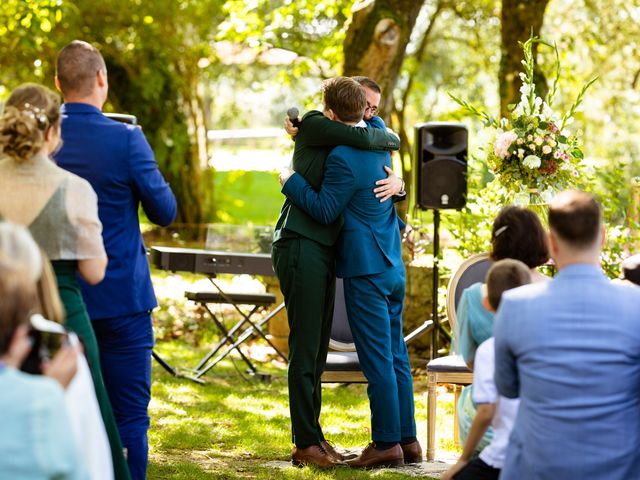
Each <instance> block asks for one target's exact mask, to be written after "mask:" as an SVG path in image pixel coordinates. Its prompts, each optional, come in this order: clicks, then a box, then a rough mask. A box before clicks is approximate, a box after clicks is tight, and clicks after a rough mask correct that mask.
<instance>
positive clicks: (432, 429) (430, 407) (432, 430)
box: [427, 373, 438, 462]
mask: <svg viewBox="0 0 640 480" xmlns="http://www.w3.org/2000/svg"><path fill="white" fill-rule="evenodd" d="M436 386H437V374H435V373H429V374H428V380H427V461H428V462H431V461H433V459H434V458H435V453H436V405H437V401H438V398H437V395H438V393H437V390H436Z"/></svg>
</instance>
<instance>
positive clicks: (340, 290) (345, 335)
mask: <svg viewBox="0 0 640 480" xmlns="http://www.w3.org/2000/svg"><path fill="white" fill-rule="evenodd" d="M329 349H330V350H334V351H337V352H355V351H356V346H355V344H354V343H353V334H352V333H351V327H349V319H348V318H347V306H346V304H345V302H344V285H343V284H342V279H341V278H337V279H336V300H335V304H334V307H333V323H332V324H331V337H330V339H329Z"/></svg>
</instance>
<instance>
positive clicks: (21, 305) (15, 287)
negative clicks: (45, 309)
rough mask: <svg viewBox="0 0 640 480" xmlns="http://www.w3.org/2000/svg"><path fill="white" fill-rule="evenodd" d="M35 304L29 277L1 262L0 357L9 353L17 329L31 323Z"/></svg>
mask: <svg viewBox="0 0 640 480" xmlns="http://www.w3.org/2000/svg"><path fill="white" fill-rule="evenodd" d="M35 302H36V296H35V288H34V284H33V282H31V281H30V279H29V278H28V276H27V275H25V274H24V272H21V271H20V270H18V269H15V268H12V267H10V266H9V265H7V264H5V263H2V262H0V355H4V354H5V353H7V350H8V349H9V345H10V344H11V339H12V338H13V334H14V333H15V331H16V329H17V328H18V327H19V326H20V325H23V324H25V323H27V322H28V321H29V317H30V313H31V312H32V310H33V308H34V306H35Z"/></svg>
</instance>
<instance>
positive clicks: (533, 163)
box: [522, 155, 542, 170]
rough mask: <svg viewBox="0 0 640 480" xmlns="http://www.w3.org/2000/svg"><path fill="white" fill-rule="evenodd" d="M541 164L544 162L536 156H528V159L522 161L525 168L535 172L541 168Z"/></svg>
mask: <svg viewBox="0 0 640 480" xmlns="http://www.w3.org/2000/svg"><path fill="white" fill-rule="evenodd" d="M541 163H542V162H541V160H540V157H538V156H536V155H527V156H526V157H524V160H523V161H522V164H523V165H524V166H525V167H527V168H530V169H531V170H533V169H534V168H538V167H540V164H541Z"/></svg>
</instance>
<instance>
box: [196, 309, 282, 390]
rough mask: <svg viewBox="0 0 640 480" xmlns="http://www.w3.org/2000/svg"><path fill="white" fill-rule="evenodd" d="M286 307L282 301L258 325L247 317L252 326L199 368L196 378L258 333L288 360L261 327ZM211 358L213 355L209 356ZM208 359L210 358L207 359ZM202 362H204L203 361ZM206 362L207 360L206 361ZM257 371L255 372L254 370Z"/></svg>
mask: <svg viewBox="0 0 640 480" xmlns="http://www.w3.org/2000/svg"><path fill="white" fill-rule="evenodd" d="M283 308H284V303H281V304H280V305H279V306H278V307H277V308H275V309H274V310H273V311H272V312H271V313H269V315H267V316H266V317H264V318H263V319H261V320H260V322H259V323H258V324H257V325H256V324H254V323H253V322H252V321H251V320H249V319H248V318H245V320H246V321H247V322H248V323H249V324H250V325H251V326H250V327H248V328H247V329H246V330H244V331H243V332H242V334H241V335H240V336H239V337H238V338H237V339H236V341H235V342H233V343H232V344H231V345H230V346H229V347H228V348H227V349H226V350H224V351H223V352H222V353H220V354H219V355H218V356H217V357H216V358H215V359H213V360H212V361H211V363H209V364H208V365H207V366H206V367H205V368H200V369H197V371H196V374H195V376H196V378H200V377H201V376H202V375H204V374H205V373H207V372H208V371H209V370H211V369H212V368H213V367H215V366H216V365H217V364H218V363H219V362H221V361H222V360H223V359H224V358H225V357H226V356H227V355H229V353H231V352H232V351H233V350H236V351H240V349H239V348H238V347H239V346H240V345H241V344H242V343H243V342H245V341H246V340H247V339H249V338H250V337H252V336H254V335H255V334H256V333H258V334H259V335H260V336H261V337H262V338H264V339H265V340H266V341H267V343H268V344H269V345H271V347H272V348H273V349H274V350H275V351H276V352H277V353H278V355H280V357H282V358H283V359H284V361H285V362H287V361H288V360H287V357H285V355H284V354H283V353H282V352H281V351H280V350H278V348H277V347H276V346H275V345H274V344H273V343H272V342H271V341H270V340H269V339H268V338H267V337H266V336H265V335H264V333H263V332H262V330H261V327H262V326H263V325H264V324H265V323H267V322H268V321H269V320H271V319H272V318H273V317H274V315H276V314H277V313H278V312H280V311H281V310H282V309H283ZM209 358H211V357H209ZM207 360H208V359H207ZM201 363H202V362H201ZM205 363H206V362H205ZM254 373H255V372H254Z"/></svg>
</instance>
